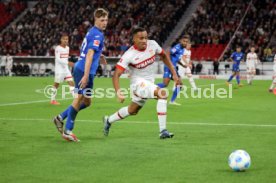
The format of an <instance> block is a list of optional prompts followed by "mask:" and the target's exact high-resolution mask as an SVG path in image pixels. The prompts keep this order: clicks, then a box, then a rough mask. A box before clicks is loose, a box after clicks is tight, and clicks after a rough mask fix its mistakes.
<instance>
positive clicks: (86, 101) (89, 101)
mask: <svg viewBox="0 0 276 183" xmlns="http://www.w3.org/2000/svg"><path fill="white" fill-rule="evenodd" d="M83 104H84V105H85V106H86V107H89V106H90V105H91V100H84V101H83Z"/></svg>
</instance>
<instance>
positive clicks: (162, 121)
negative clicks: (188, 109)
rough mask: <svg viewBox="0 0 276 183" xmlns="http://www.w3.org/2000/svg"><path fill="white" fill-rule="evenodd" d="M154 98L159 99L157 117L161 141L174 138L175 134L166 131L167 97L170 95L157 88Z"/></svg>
mask: <svg viewBox="0 0 276 183" xmlns="http://www.w3.org/2000/svg"><path fill="white" fill-rule="evenodd" d="M154 96H156V97H157V105H156V110H157V116H158V122H159V131H160V135H159V137H160V139H166V138H172V137H173V136H174V134H173V133H169V132H168V130H167V129H166V122H167V97H168V94H167V92H166V91H165V90H162V89H160V88H156V90H154Z"/></svg>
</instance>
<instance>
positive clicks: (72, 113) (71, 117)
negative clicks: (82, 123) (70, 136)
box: [65, 106, 78, 131]
mask: <svg viewBox="0 0 276 183" xmlns="http://www.w3.org/2000/svg"><path fill="white" fill-rule="evenodd" d="M77 114H78V111H76V110H75V109H74V107H73V106H70V107H69V108H68V118H67V121H66V126H65V130H70V131H72V130H73V128H74V123H75V119H76V116H77Z"/></svg>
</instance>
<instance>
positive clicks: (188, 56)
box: [181, 49, 191, 66]
mask: <svg viewBox="0 0 276 183" xmlns="http://www.w3.org/2000/svg"><path fill="white" fill-rule="evenodd" d="M181 62H182V64H183V65H185V66H187V64H186V62H187V63H188V65H189V64H190V62H191V50H187V49H185V50H184V54H183V56H182V58H181Z"/></svg>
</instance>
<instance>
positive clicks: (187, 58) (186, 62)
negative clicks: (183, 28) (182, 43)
mask: <svg viewBox="0 0 276 183" xmlns="http://www.w3.org/2000/svg"><path fill="white" fill-rule="evenodd" d="M180 63H182V65H183V66H184V67H183V68H181V69H182V70H183V72H182V73H183V74H184V75H186V76H187V77H188V79H189V82H190V84H191V86H192V89H194V90H197V87H196V84H195V81H194V78H193V75H192V71H191V69H192V61H191V43H187V45H186V47H185V51H184V54H183V56H182V58H181V60H180ZM180 65H181V64H180ZM182 65H181V66H182Z"/></svg>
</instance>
